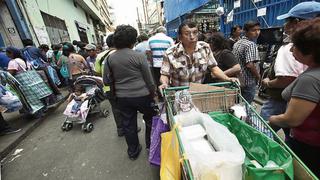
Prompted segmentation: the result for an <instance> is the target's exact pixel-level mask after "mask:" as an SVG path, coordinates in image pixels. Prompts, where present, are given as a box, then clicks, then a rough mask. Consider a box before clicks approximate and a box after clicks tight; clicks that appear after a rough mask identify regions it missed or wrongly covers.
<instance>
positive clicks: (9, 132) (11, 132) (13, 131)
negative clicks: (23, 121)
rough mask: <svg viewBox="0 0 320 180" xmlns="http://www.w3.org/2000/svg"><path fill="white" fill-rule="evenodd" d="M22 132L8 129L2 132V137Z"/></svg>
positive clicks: (0, 133)
mask: <svg viewBox="0 0 320 180" xmlns="http://www.w3.org/2000/svg"><path fill="white" fill-rule="evenodd" d="M19 131H21V129H14V128H8V129H5V130H3V131H1V132H0V136H3V135H8V134H14V133H17V132H19Z"/></svg>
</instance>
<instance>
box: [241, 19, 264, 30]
mask: <svg viewBox="0 0 320 180" xmlns="http://www.w3.org/2000/svg"><path fill="white" fill-rule="evenodd" d="M255 26H260V23H259V22H258V21H247V22H246V23H245V24H244V26H243V30H244V31H247V32H248V31H249V30H250V29H251V28H253V27H255Z"/></svg>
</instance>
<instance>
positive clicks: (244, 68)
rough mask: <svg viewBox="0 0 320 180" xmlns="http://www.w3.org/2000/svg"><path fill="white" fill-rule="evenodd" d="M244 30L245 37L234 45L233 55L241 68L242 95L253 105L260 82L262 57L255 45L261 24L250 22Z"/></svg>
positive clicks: (245, 25)
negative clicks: (259, 63) (259, 64)
mask: <svg viewBox="0 0 320 180" xmlns="http://www.w3.org/2000/svg"><path fill="white" fill-rule="evenodd" d="M243 30H244V32H245V36H244V37H243V38H242V39H240V40H239V41H238V42H236V43H235V44H234V46H233V54H234V55H235V56H236V58H237V59H238V61H239V64H240V66H241V72H240V82H241V95H242V96H243V97H244V98H245V99H246V100H247V102H248V103H250V104H251V102H252V101H253V99H254V96H255V93H256V86H257V83H258V82H259V80H260V73H259V66H258V62H259V61H260V57H259V52H258V47H257V44H256V43H255V40H256V39H257V38H258V37H259V35H260V24H259V22H255V21H248V22H246V23H245V24H244V27H243Z"/></svg>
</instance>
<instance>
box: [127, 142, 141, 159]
mask: <svg viewBox="0 0 320 180" xmlns="http://www.w3.org/2000/svg"><path fill="white" fill-rule="evenodd" d="M141 150H142V146H141V144H139V146H138V148H137V150H136V152H135V153H133V155H129V159H130V160H132V161H134V160H136V159H138V157H139V155H140V152H141Z"/></svg>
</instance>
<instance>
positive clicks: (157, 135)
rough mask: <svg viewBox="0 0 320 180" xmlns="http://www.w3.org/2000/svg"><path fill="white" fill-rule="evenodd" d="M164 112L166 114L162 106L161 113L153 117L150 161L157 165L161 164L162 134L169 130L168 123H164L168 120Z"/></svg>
mask: <svg viewBox="0 0 320 180" xmlns="http://www.w3.org/2000/svg"><path fill="white" fill-rule="evenodd" d="M163 114H165V111H164V106H162V108H161V111H160V114H159V115H157V116H154V117H152V128H151V137H150V141H151V143H150V152H149V162H150V163H151V164H153V165H157V166H160V164H161V134H162V133H164V132H167V131H169V126H168V124H165V123H164V121H166V120H165V119H163V118H165V116H163Z"/></svg>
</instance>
